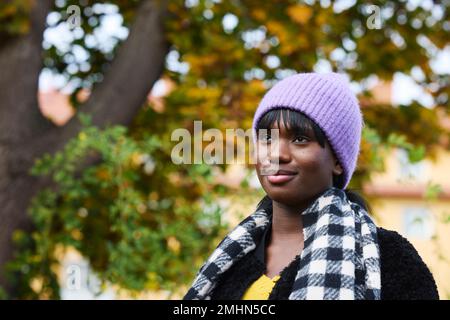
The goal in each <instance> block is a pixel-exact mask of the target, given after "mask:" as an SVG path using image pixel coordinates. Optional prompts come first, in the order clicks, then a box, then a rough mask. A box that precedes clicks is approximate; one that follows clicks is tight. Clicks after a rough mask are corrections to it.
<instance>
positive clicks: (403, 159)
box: [397, 149, 427, 182]
mask: <svg viewBox="0 0 450 320" xmlns="http://www.w3.org/2000/svg"><path fill="white" fill-rule="evenodd" d="M397 159H398V165H399V171H398V179H399V180H416V181H419V182H425V181H426V178H427V177H426V174H425V171H426V166H425V161H423V160H422V161H419V162H416V163H411V162H410V161H409V158H408V152H406V150H404V149H398V150H397Z"/></svg>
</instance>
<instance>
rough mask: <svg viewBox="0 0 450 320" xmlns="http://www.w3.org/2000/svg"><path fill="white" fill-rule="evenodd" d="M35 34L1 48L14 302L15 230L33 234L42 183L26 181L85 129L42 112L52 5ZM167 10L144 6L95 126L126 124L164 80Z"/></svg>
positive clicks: (2, 216) (1, 123) (99, 94)
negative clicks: (39, 162)
mask: <svg viewBox="0 0 450 320" xmlns="http://www.w3.org/2000/svg"><path fill="white" fill-rule="evenodd" d="M34 3H35V7H34V8H33V10H32V13H31V18H30V19H31V21H32V26H31V31H30V33H29V34H27V35H25V36H21V37H18V38H15V39H12V40H11V41H9V42H8V43H6V44H5V45H1V44H0V70H2V76H1V77H0V208H1V209H0V285H1V286H3V287H4V288H6V290H7V291H8V292H9V293H10V294H12V296H14V294H13V291H14V288H12V287H11V285H10V284H9V283H7V281H6V279H5V274H4V265H5V263H6V262H7V261H9V260H10V259H11V258H12V255H13V244H12V239H11V237H12V235H13V232H14V230H17V229H24V230H30V229H31V228H32V225H31V223H30V219H29V218H28V217H27V213H26V212H27V207H28V206H29V204H30V200H31V198H32V197H33V196H34V195H35V194H36V192H37V191H38V190H39V189H41V188H42V187H43V186H45V185H47V184H48V182H46V181H45V180H43V179H40V178H36V177H32V176H30V175H29V174H28V171H29V169H30V168H31V166H32V164H33V162H34V159H36V158H37V157H39V156H41V155H43V154H44V153H47V152H48V153H54V152H55V151H57V150H60V149H61V148H62V147H63V146H64V145H65V144H66V143H67V141H68V140H69V139H71V138H72V137H74V136H75V135H76V134H77V133H78V131H79V130H80V124H79V122H78V120H77V119H76V118H73V119H72V120H71V121H69V123H68V124H67V125H65V126H64V127H57V126H54V125H53V124H52V123H51V122H50V121H49V120H47V119H46V118H44V117H43V116H42V114H41V113H40V111H39V108H38V102H37V91H38V78H39V73H40V71H41V69H42V55H41V52H42V48H41V43H42V37H43V31H44V28H45V19H46V16H47V14H48V12H49V11H50V9H51V6H52V4H53V1H51V0H46V1H36V2H34ZM165 17H166V3H165V2H161V1H157V0H143V1H142V3H141V5H140V7H139V9H138V11H137V13H136V18H135V21H134V23H133V25H132V27H131V30H130V35H129V37H128V39H127V40H126V41H125V42H124V43H123V44H122V45H121V47H120V48H119V50H118V53H117V55H116V57H115V59H114V61H113V63H112V64H111V67H110V68H109V71H108V72H107V73H106V74H105V77H104V81H103V82H102V83H100V84H99V85H97V86H96V87H95V88H94V90H93V92H92V94H91V96H90V98H89V99H88V100H87V101H86V102H85V103H84V105H83V106H81V110H82V111H83V112H86V113H88V114H90V115H91V116H92V118H93V121H94V124H95V125H97V126H99V127H102V126H104V125H105V124H107V123H109V124H122V125H128V124H129V123H130V122H131V121H132V119H133V117H134V115H135V114H136V113H137V112H138V111H139V109H140V107H141V106H142V104H143V103H144V101H145V99H146V97H147V94H148V93H149V92H150V90H151V88H152V86H153V84H154V83H155V82H156V81H157V80H158V79H159V77H160V75H161V73H162V71H163V68H164V63H165V56H166V54H167V52H168V48H169V46H168V44H167V43H166V41H165V38H164V30H163V26H162V19H164V18H165Z"/></svg>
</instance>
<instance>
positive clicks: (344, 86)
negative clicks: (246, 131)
mask: <svg viewBox="0 0 450 320" xmlns="http://www.w3.org/2000/svg"><path fill="white" fill-rule="evenodd" d="M278 108H289V109H292V110H296V111H300V112H302V113H303V114H305V115H306V116H307V117H309V118H310V119H311V120H313V121H314V122H315V123H316V124H317V125H318V126H319V127H320V128H321V129H322V131H323V132H324V133H325V135H326V137H327V139H328V142H329V143H330V145H331V147H332V148H333V151H334V153H335V155H336V157H337V158H338V161H339V163H340V164H341V166H342V168H343V171H344V172H343V174H344V186H343V189H345V188H346V187H347V185H348V183H349V182H350V179H351V177H352V175H353V172H354V171H355V168H356V161H357V159H358V154H359V145H360V141H361V130H362V127H363V125H364V123H363V118H362V114H361V110H360V108H359V103H358V100H357V98H356V96H355V95H354V93H353V92H352V91H351V90H350V87H349V83H348V81H347V80H346V79H345V78H344V77H343V76H342V75H339V74H337V73H323V74H319V73H299V74H295V75H292V76H289V77H287V78H285V79H283V80H281V81H279V82H278V83H276V84H275V85H274V86H273V87H272V88H271V89H270V90H269V91H268V92H267V93H266V94H265V95H264V97H263V99H262V100H261V102H260V103H259V106H258V108H257V109H256V112H255V116H254V118H253V137H254V141H255V140H256V126H257V124H258V122H259V120H261V118H262V117H263V116H264V114H265V113H267V112H268V111H270V110H273V109H278Z"/></svg>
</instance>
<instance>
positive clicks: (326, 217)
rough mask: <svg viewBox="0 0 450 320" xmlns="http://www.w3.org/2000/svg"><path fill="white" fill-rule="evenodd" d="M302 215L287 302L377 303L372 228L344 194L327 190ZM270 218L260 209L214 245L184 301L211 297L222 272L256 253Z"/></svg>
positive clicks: (376, 258)
mask: <svg viewBox="0 0 450 320" xmlns="http://www.w3.org/2000/svg"><path fill="white" fill-rule="evenodd" d="M302 216H303V232H304V247H303V251H302V252H301V255H300V264H299V269H298V271H297V275H296V277H295V282H294V285H293V288H292V292H291V294H290V296H289V299H291V300H331V299H332V300H339V299H345V300H352V299H356V300H361V299H372V300H373V299H380V294H381V278H380V254H379V248H378V242H377V230H376V225H375V223H374V222H373V221H372V219H371V218H370V217H369V215H368V213H367V212H366V211H365V210H364V209H363V208H362V207H361V206H359V205H358V204H356V203H353V202H351V201H350V200H349V199H348V198H347V196H346V194H345V192H344V191H342V190H340V189H337V188H330V189H327V190H326V191H325V192H324V193H322V195H321V196H319V197H318V198H317V199H316V200H315V201H314V202H313V203H312V204H311V205H310V206H309V207H308V208H307V209H306V210H305V211H303V213H302ZM271 218H272V216H271V214H270V213H268V212H267V210H265V209H264V208H262V207H261V206H259V207H258V208H257V209H256V211H255V212H254V213H253V214H251V215H250V216H248V217H247V218H246V219H244V220H243V221H242V222H241V223H240V224H239V225H238V226H237V227H236V228H234V229H233V230H232V231H231V232H230V233H229V234H228V235H227V236H226V237H225V238H224V239H223V240H222V242H221V243H220V244H219V245H218V246H217V248H216V249H215V251H214V252H213V253H212V255H211V256H210V257H209V258H208V260H207V261H206V262H205V264H204V265H203V266H202V267H201V269H200V271H199V272H198V274H197V277H196V278H195V280H194V282H193V284H192V287H191V288H190V289H189V291H188V292H187V294H186V296H185V297H184V299H196V300H197V299H211V294H212V292H213V290H214V288H215V287H216V285H217V280H218V278H219V277H220V275H221V274H223V273H224V272H226V271H227V270H228V269H230V267H231V266H232V265H233V264H235V263H238V262H239V260H240V259H241V258H242V257H243V256H245V255H246V254H248V253H249V252H251V251H252V250H254V249H255V248H256V244H257V243H258V241H259V240H260V239H261V236H262V235H263V233H264V230H265V228H266V227H268V225H269V222H270V219H271Z"/></svg>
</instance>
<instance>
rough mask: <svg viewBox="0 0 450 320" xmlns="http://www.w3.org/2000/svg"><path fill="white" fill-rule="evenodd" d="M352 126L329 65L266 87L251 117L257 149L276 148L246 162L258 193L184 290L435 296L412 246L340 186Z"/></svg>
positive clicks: (235, 294)
mask: <svg viewBox="0 0 450 320" xmlns="http://www.w3.org/2000/svg"><path fill="white" fill-rule="evenodd" d="M362 126H363V119H362V115H361V112H360V109H359V104H358V101H357V99H356V97H355V96H354V94H353V93H352V92H351V90H350V88H349V86H348V83H347V82H346V81H345V78H343V77H342V76H340V75H338V74H335V73H329V74H315V73H305V74H296V75H293V76H290V77H288V78H286V79H284V80H282V81H280V82H278V83H277V84H276V85H275V86H274V87H272V88H271V89H270V90H269V91H268V92H267V93H266V94H265V96H264V97H263V99H262V101H261V103H260V104H259V106H258V108H257V110H256V113H255V116H254V120H253V130H254V131H253V132H254V137H255V143H256V145H257V147H258V149H257V150H263V149H264V148H265V149H266V150H267V149H269V148H270V146H273V145H274V144H275V143H276V146H277V149H278V152H277V153H275V154H271V155H270V156H269V158H268V160H269V169H274V168H275V170H272V172H270V170H269V171H268V170H267V164H266V163H265V162H263V161H262V159H261V158H260V157H258V161H257V165H256V170H257V174H258V178H259V180H260V182H261V185H262V187H263V189H264V190H265V191H266V193H267V196H266V197H264V198H263V200H262V201H261V202H260V203H259V204H258V206H257V209H256V211H255V212H254V213H253V214H251V215H250V216H248V217H247V218H246V219H244V220H243V221H242V222H241V223H240V224H239V225H238V226H237V227H236V228H235V229H234V230H232V231H231V232H230V233H229V234H228V235H227V236H226V237H225V238H224V239H223V240H222V242H221V243H220V244H219V245H218V247H217V249H216V250H215V251H214V252H213V253H212V255H211V256H210V257H209V259H208V260H207V261H206V263H205V264H204V265H203V266H202V268H201V269H200V271H199V273H198V274H197V277H196V279H195V280H194V283H193V285H192V287H191V288H190V290H189V291H188V292H187V294H186V296H185V299H358V300H360V299H439V296H438V292H437V289H436V284H435V281H434V279H433V276H432V274H431V273H430V271H429V269H428V268H427V266H426V265H425V264H424V262H423V261H422V259H421V258H420V256H419V255H418V253H417V251H416V250H415V249H414V247H413V246H412V245H411V244H410V243H409V242H408V241H407V240H406V239H405V238H403V237H402V236H400V235H399V234H398V233H396V232H394V231H388V230H385V229H382V228H378V227H377V226H376V225H375V223H374V222H373V221H372V219H371V218H370V216H369V214H368V213H367V211H368V208H367V206H366V205H365V203H364V200H363V199H362V198H360V197H359V196H358V195H357V194H354V193H352V192H350V191H348V190H345V188H346V187H347V185H348V183H349V181H350V179H351V177H352V174H353V172H354V170H355V167H356V161H357V157H358V153H359V145H360V140H361V130H362ZM262 129H265V130H262ZM269 129H276V130H277V131H273V130H269ZM263 132H265V134H261V133H263ZM272 132H274V133H275V135H274V137H272V134H271V133H272Z"/></svg>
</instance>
